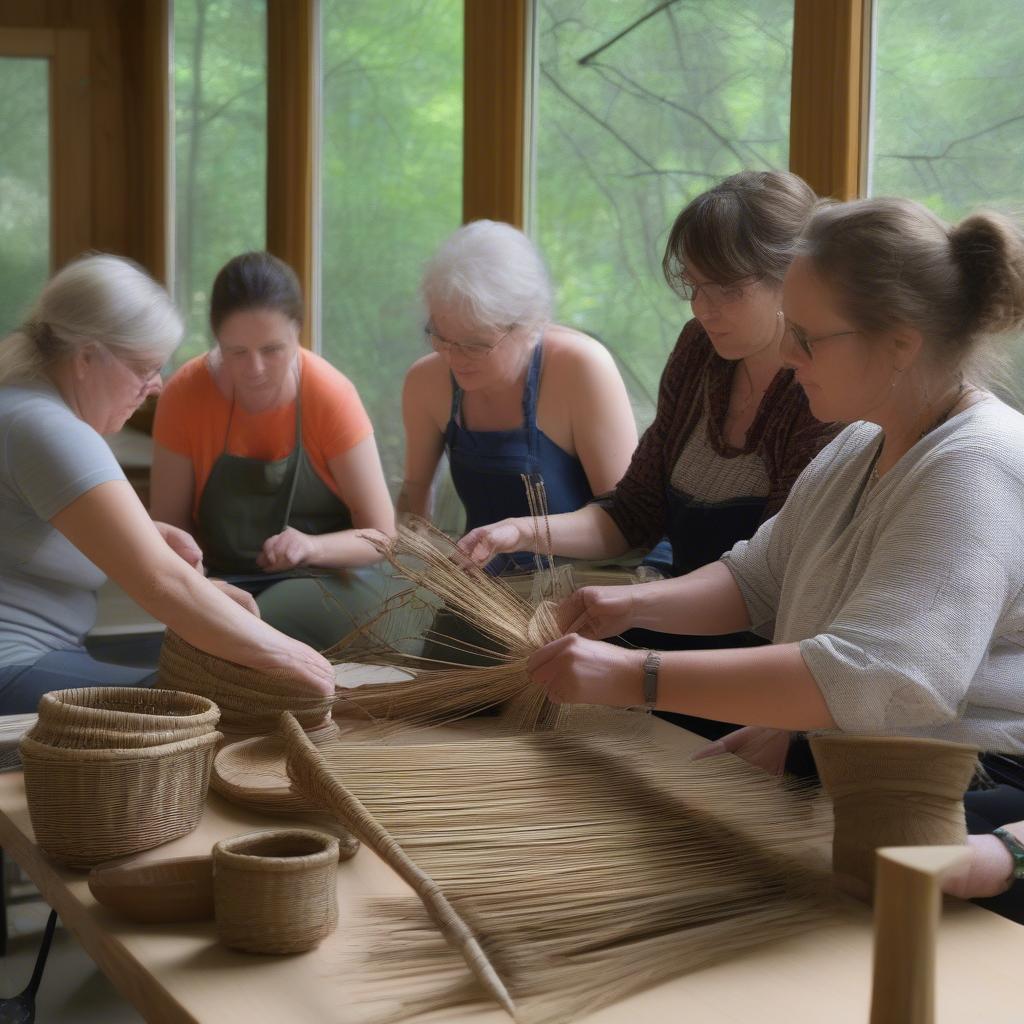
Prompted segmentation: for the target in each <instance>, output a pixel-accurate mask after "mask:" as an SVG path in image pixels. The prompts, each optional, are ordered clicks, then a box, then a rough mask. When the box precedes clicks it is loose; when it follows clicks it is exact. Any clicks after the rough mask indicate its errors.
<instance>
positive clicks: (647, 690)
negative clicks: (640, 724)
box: [644, 651, 661, 710]
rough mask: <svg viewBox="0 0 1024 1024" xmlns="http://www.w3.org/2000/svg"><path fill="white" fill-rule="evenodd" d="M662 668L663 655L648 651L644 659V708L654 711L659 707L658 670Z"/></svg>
mask: <svg viewBox="0 0 1024 1024" xmlns="http://www.w3.org/2000/svg"><path fill="white" fill-rule="evenodd" d="M659 668H661V654H660V652H658V651H648V652H647V657H646V658H644V707H645V708H647V709H648V710H653V709H654V708H655V707H657V705H658V669H659Z"/></svg>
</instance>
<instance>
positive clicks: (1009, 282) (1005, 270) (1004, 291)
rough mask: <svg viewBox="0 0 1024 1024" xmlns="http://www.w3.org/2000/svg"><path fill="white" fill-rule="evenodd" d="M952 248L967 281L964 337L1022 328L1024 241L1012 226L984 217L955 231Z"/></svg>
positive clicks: (994, 217) (991, 216) (987, 213)
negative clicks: (965, 333) (966, 334)
mask: <svg viewBox="0 0 1024 1024" xmlns="http://www.w3.org/2000/svg"><path fill="white" fill-rule="evenodd" d="M949 244H950V249H951V250H952V253H953V259H954V260H955V261H956V263H957V265H958V267H959V268H960V276H961V279H962V281H963V294H964V324H963V326H964V329H965V331H966V332H967V333H969V334H999V333H1000V332H1002V331H1010V330H1014V329H1017V328H1020V327H1022V326H1024V236H1022V234H1021V231H1020V229H1019V228H1018V227H1017V226H1016V225H1015V224H1014V223H1013V221H1011V220H1009V219H1008V218H1007V217H1003V216H1002V215H1001V214H998V213H992V212H990V211H987V210H983V211H980V212H978V213H975V214H972V215H971V216H969V217H965V218H964V219H963V220H962V221H960V223H959V224H957V225H955V226H954V227H953V228H952V230H951V231H950V233H949Z"/></svg>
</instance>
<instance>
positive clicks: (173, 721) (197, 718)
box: [38, 686, 220, 732]
mask: <svg viewBox="0 0 1024 1024" xmlns="http://www.w3.org/2000/svg"><path fill="white" fill-rule="evenodd" d="M86 694H88V695H89V697H90V698H91V699H92V700H97V701H100V702H108V703H110V704H111V705H115V706H113V707H97V706H96V705H95V704H93V703H85V702H84V698H85V695H86ZM142 694H145V696H146V697H149V698H152V701H153V703H159V702H161V701H162V702H164V703H165V704H167V705H168V706H169V707H171V706H174V705H178V706H179V707H182V708H183V710H184V713H182V714H166V715H161V714H154V713H151V712H148V711H130V710H125V709H123V708H121V707H117V706H116V705H118V704H130V703H131V702H132V700H133V699H140V695H142ZM38 713H39V717H40V718H43V719H47V720H56V721H69V720H73V719H74V720H78V721H81V722H88V721H95V722H97V723H102V725H103V727H104V728H108V729H109V728H111V727H112V726H114V725H118V724H123V725H124V727H125V728H124V731H126V732H127V731H135V730H137V729H142V730H145V731H147V732H172V731H174V730H175V729H180V728H193V727H195V726H197V725H200V724H202V723H203V721H204V720H209V722H210V723H211V724H213V725H215V724H216V722H217V719H218V717H219V715H220V709H219V708H218V707H217V705H216V704H215V703H214V702H213V701H212V700H210V699H209V698H207V697H203V696H202V695H200V694H197V693H189V692H188V691H185V690H168V689H164V688H157V687H135V686H81V687H75V688H72V689H66V690H52V691H51V692H49V693H44V694H43V696H42V697H41V698H40V701H39V712H38Z"/></svg>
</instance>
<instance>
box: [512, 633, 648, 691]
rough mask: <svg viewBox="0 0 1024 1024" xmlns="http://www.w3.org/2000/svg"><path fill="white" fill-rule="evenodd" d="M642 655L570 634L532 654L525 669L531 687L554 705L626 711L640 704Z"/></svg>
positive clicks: (643, 656)
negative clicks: (536, 688) (532, 684)
mask: <svg viewBox="0 0 1024 1024" xmlns="http://www.w3.org/2000/svg"><path fill="white" fill-rule="evenodd" d="M646 655H647V652H646V651H635V650H628V649H627V648H625V647H613V646H612V645H611V644H603V643H599V642H598V641H596V640H586V639H584V638H583V637H582V636H580V635H579V634H578V633H570V634H569V635H568V636H563V637H561V638H559V639H558V640H555V641H553V642H552V643H550V644H547V645H546V646H545V647H542V648H541V649H540V650H539V651H535V652H534V653H533V654H532V655H531V656H530V660H529V662H528V663H527V667H528V669H529V672H530V678H531V679H532V680H533V682H534V684H535V685H537V686H540V687H542V688H543V689H544V690H546V691H547V695H548V699H549V700H551V701H552V702H553V703H555V704H607V705H609V706H610V707H617V708H629V707H635V706H636V705H638V704H643V702H644V686H643V674H644V671H643V663H644V658H645V657H646Z"/></svg>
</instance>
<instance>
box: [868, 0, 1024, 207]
mask: <svg viewBox="0 0 1024 1024" xmlns="http://www.w3.org/2000/svg"><path fill="white" fill-rule="evenodd" d="M1022 46H1024V28H1022V27H1021V20H1020V18H1019V17H1015V16H1013V12H1012V10H1011V7H1009V6H1008V5H1007V4H1006V3H1005V2H1003V0H975V2H973V3H970V4H968V3H963V2H959V3H944V4H935V3H928V2H925V0H876V8H875V59H874V74H873V103H872V106H873V112H872V138H871V148H870V160H869V165H868V166H869V181H868V191H869V193H870V194H871V195H901V196H908V197H910V198H912V199H917V200H919V201H920V202H923V203H925V204H926V205H927V206H929V207H930V208H931V209H932V210H934V211H935V212H936V213H938V214H939V215H940V216H942V217H945V218H946V219H948V220H956V219H959V218H960V217H962V216H963V215H964V214H965V213H967V212H968V211H969V210H970V209H972V208H973V207H975V206H978V205H991V206H995V207H997V208H1002V209H1004V210H1011V211H1012V210H1013V209H1014V208H1018V209H1019V207H1020V205H1021V199H1022V198H1024V173H1022V172H1024V63H1022V62H1021V49H1022Z"/></svg>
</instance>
